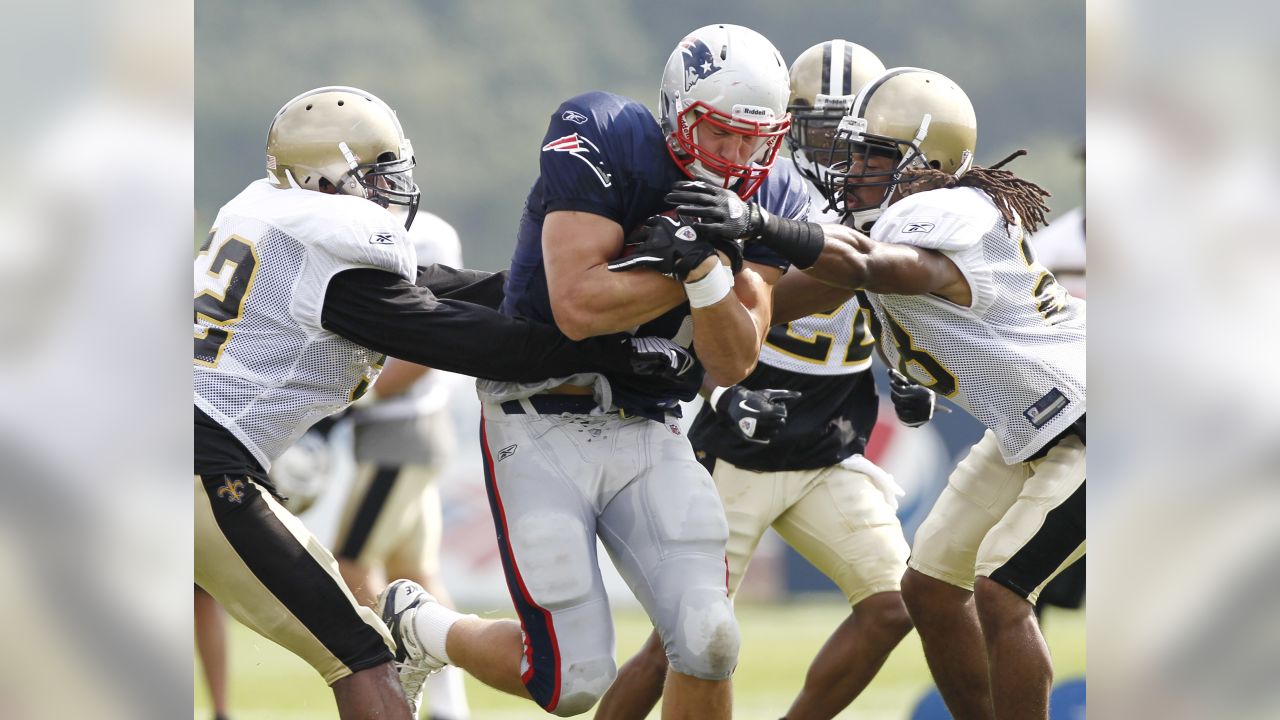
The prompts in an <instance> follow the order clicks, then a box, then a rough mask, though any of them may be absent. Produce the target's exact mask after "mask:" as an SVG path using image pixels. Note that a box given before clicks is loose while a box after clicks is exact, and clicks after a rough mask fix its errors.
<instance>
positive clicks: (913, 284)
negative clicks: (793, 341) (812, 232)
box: [766, 223, 973, 323]
mask: <svg viewBox="0 0 1280 720" xmlns="http://www.w3.org/2000/svg"><path fill="white" fill-rule="evenodd" d="M808 224H809V225H813V224H812V223H808ZM815 227H820V228H821V230H822V233H823V240H824V242H823V245H822V250H821V252H820V253H819V254H818V256H817V258H816V259H815V260H813V262H812V265H809V266H808V267H805V268H804V270H803V273H804V275H805V276H806V277H805V278H800V277H794V278H793V277H790V276H791V275H795V274H796V273H794V272H793V273H788V276H789V277H788V278H786V281H785V282H783V283H780V284H779V287H778V290H777V293H776V294H777V297H778V304H779V306H780V307H781V308H782V309H783V313H782V314H779V315H775V317H774V319H773V322H775V323H779V322H787V321H788V320H794V319H796V318H797V317H803V316H805V315H808V314H811V313H815V312H823V311H825V310H827V309H829V308H830V307H831V304H830V299H831V298H832V297H834V295H833V294H832V293H831V292H830V291H828V290H825V289H823V288H820V287H818V284H817V283H815V282H814V281H815V280H816V281H818V283H821V284H825V285H828V286H830V287H832V288H839V289H842V290H844V291H850V290H867V291H870V292H874V293H888V294H894V295H926V294H932V295H937V296H938V297H941V298H945V299H946V300H950V301H951V302H953V303H956V304H957V305H962V306H968V305H970V304H971V303H972V301H973V293H972V290H971V289H970V287H969V282H968V281H967V280H966V279H965V277H964V274H963V273H962V272H960V268H959V267H957V266H956V264H955V263H954V262H952V261H951V259H950V258H948V257H947V256H946V254H945V253H941V252H938V251H936V250H929V249H925V248H918V247H915V246H912V245H899V244H896V243H880V242H876V241H874V240H872V239H871V238H869V237H867V236H866V235H864V234H862V233H860V232H858V231H857V230H854V229H852V228H849V227H846V226H844V225H820V226H815ZM766 244H769V243H768V242H766ZM770 247H773V248H774V249H775V250H778V251H779V252H782V253H783V255H784V256H785V255H787V252H786V248H785V247H779V246H778V245H776V244H775V245H770Z"/></svg>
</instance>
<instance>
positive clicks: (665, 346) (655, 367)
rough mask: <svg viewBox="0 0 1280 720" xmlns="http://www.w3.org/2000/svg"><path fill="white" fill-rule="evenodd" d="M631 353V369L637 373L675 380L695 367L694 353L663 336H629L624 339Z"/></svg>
mask: <svg viewBox="0 0 1280 720" xmlns="http://www.w3.org/2000/svg"><path fill="white" fill-rule="evenodd" d="M623 343H624V344H625V345H626V346H627V349H628V350H629V351H630V353H631V370H632V372H634V373H635V374H637V375H648V376H656V377H660V378H666V379H668V380H674V379H676V378H678V377H680V376H682V375H684V374H685V373H687V372H689V370H690V369H692V368H693V364H694V358H693V353H691V352H689V351H688V350H686V349H685V348H683V347H681V346H679V345H677V344H675V343H673V342H671V341H670V340H668V339H667V338H663V337H629V338H625V339H624V340H623Z"/></svg>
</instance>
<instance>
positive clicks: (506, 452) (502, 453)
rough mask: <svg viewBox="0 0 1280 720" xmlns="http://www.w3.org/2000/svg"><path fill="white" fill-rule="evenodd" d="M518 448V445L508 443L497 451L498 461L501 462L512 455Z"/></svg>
mask: <svg viewBox="0 0 1280 720" xmlns="http://www.w3.org/2000/svg"><path fill="white" fill-rule="evenodd" d="M519 449H520V446H519V445H508V446H506V447H504V448H502V449H501V450H499V451H498V462H502V461H503V460H506V459H507V458H509V457H511V456H512V455H515V454H516V450H519Z"/></svg>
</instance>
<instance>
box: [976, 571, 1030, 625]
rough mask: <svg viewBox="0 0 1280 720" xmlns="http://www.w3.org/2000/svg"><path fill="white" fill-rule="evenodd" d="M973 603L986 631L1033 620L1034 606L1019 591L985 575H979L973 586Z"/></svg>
mask: <svg viewBox="0 0 1280 720" xmlns="http://www.w3.org/2000/svg"><path fill="white" fill-rule="evenodd" d="M973 597H974V603H975V605H976V606H977V608H978V618H979V620H981V622H982V627H983V628H984V629H987V630H988V631H998V630H1002V629H1004V628H1007V627H1015V626H1019V625H1023V624H1026V623H1028V622H1033V621H1034V618H1035V612H1034V608H1033V607H1032V605H1031V603H1030V602H1029V601H1028V600H1027V599H1026V598H1025V597H1023V596H1022V594H1021V593H1019V592H1017V591H1015V590H1012V589H1010V588H1008V587H1005V586H1004V585H1001V584H1000V583H998V582H996V581H995V580H992V579H990V578H986V577H979V578H978V579H977V582H975V583H974V586H973Z"/></svg>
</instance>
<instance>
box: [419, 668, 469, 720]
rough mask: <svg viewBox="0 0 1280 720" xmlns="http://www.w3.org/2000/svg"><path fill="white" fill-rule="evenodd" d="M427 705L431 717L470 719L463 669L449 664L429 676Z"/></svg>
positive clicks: (451, 719) (452, 719) (456, 719)
mask: <svg viewBox="0 0 1280 720" xmlns="http://www.w3.org/2000/svg"><path fill="white" fill-rule="evenodd" d="M427 707H428V708H429V709H430V710H429V711H428V713H427V714H428V715H430V716H431V717H433V718H434V717H439V718H448V720H470V718H471V708H470V707H468V706H467V691H466V689H465V688H464V687H463V684H462V670H460V669H458V668H456V667H454V666H452V665H449V666H447V667H445V668H444V669H443V670H441V671H440V672H438V673H436V674H435V675H432V676H431V677H429V678H427Z"/></svg>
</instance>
